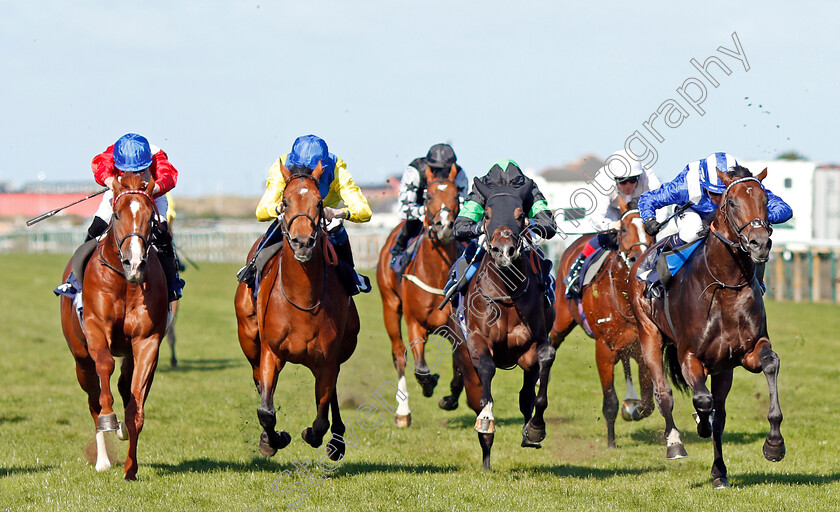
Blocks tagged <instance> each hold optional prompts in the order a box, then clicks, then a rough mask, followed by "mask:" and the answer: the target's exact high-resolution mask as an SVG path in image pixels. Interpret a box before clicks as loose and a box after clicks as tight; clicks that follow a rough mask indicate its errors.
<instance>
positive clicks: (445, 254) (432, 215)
mask: <svg viewBox="0 0 840 512" xmlns="http://www.w3.org/2000/svg"><path fill="white" fill-rule="evenodd" d="M457 173H458V169H457V168H456V167H455V165H453V166H452V168H451V170H450V172H449V175H448V176H447V177H445V178H435V176H434V175H433V174H432V171H431V169H430V168H428V167H426V183H428V185H427V186H426V194H425V198H424V205H425V210H426V214H425V217H424V218H423V233H422V234H421V235H420V239H419V241H418V246H417V254H416V256H415V257H414V259H413V260H412V262H411V263H410V264H409V266H408V267H407V268H406V269H405V272H404V273H403V275H402V278H401V279H399V280H398V279H397V275H396V272H394V270H393V269H392V268H391V267H390V265H389V261H390V259H391V254H390V250H391V248H392V247H393V246H394V240H395V239H396V237H397V234H398V233H399V232H400V229H401V227H402V224H400V225H399V226H397V227H396V228H395V229H394V230H393V231H392V232H391V234H390V235H389V236H388V240H387V241H386V242H385V246H384V247H382V250H381V251H379V262H378V267H377V270H376V281H377V283H378V285H379V293H380V295H381V296H382V314H383V317H384V319H385V329H386V330H387V331H388V336H389V337H390V338H391V353H392V357H393V359H394V366H395V367H396V368H397V379H398V381H397V389H398V391H399V393H397V409H396V411H395V415H394V423H395V424H396V425H397V426H398V427H407V426H409V425H411V409H410V408H409V406H408V388H407V386H406V381H405V366H406V356H407V351H406V348H405V345H404V344H403V341H402V330H401V318H400V317H401V316H405V323H406V325H407V326H408V337H409V339H410V340H411V341H410V346H409V348H410V349H411V352H412V354H413V356H414V365H413V366H414V375H415V377H416V378H417V382H418V383H420V385H421V386H422V389H423V395H424V396H427V397H429V396H432V393H433V392H434V389H435V386H436V385H437V381H438V378H439V375H438V374H432V373H431V370H429V367H428V365H427V363H426V356H425V344H426V343H425V342H426V337H427V335H428V334H429V332H430V331H432V330H434V329H436V328H438V327H440V326H442V325H445V324H446V321H447V318H448V317H449V315H450V314H451V307H450V306H449V305H447V306H446V307H445V308H443V310H438V308H437V306H438V304H439V303H440V301H441V298H442V297H443V295H444V291H443V287H444V285H445V284H446V280H447V278H448V273H449V269H450V267H451V266H452V264H453V263H454V262H455V259H456V258H457V257H458V242H456V241H455V239H454V238H453V236H452V228H453V226H454V224H455V217H457V216H458V210H459V206H460V205H459V200H458V187H456V186H455V175H456V174H457Z"/></svg>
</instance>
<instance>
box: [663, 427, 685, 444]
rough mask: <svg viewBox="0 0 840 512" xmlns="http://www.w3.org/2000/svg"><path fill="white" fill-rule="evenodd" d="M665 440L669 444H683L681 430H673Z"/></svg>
mask: <svg viewBox="0 0 840 512" xmlns="http://www.w3.org/2000/svg"><path fill="white" fill-rule="evenodd" d="M665 441H666V443H667V445H668V446H673V445H675V444H682V439H680V431H679V430H677V429H673V430H671V433H670V434H668V437H666V438H665Z"/></svg>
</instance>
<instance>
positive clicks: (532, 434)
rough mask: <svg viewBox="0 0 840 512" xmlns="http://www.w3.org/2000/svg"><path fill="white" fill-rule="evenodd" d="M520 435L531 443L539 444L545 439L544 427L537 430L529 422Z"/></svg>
mask: <svg viewBox="0 0 840 512" xmlns="http://www.w3.org/2000/svg"><path fill="white" fill-rule="evenodd" d="M522 433H523V434H524V435H525V437H526V438H527V439H528V441H529V442H531V443H536V444H539V442H540V441H542V440H543V439H545V427H543V428H537V427H535V426H533V425H531V422H530V421H529V422H528V424H527V425H525V426H524V427H523V428H522Z"/></svg>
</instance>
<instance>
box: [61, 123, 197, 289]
mask: <svg viewBox="0 0 840 512" xmlns="http://www.w3.org/2000/svg"><path fill="white" fill-rule="evenodd" d="M91 169H92V170H93V177H94V179H95V180H96V182H97V183H99V184H100V185H105V186H106V187H108V189H109V190H107V191H106V192H105V193H104V194H103V195H102V201H101V202H100V203H99V208H98V209H97V210H96V214H95V216H94V217H93V221H92V222H91V224H90V227H89V228H88V230H87V237H86V238H85V242H87V241H89V240H93V239H94V238H99V237H100V236H101V235H102V234H103V233H105V231H106V230H107V229H108V226H109V225H110V223H111V215H112V214H113V207H112V204H111V203H112V201H113V199H114V192H113V189H114V185H113V184H114V180H115V179H116V178H117V177H119V176H121V175H122V174H123V173H126V172H133V173H138V174H140V175H141V177H142V178H143V179H144V180H146V181H148V180H150V179H152V175H153V174H154V176H155V187H154V190H153V191H152V197H153V198H154V201H155V208H156V209H157V225H156V226H155V227H154V228H153V231H152V245H154V247H155V248H156V249H157V253H158V260H160V264H161V267H163V273H164V274H165V275H166V283H167V288H168V291H169V292H168V293H169V301H170V302H171V301H174V300H178V299H179V298H180V297H181V295H182V293H181V289H182V288H183V287H184V281H183V280H181V278H180V277H179V276H178V267H177V263H176V261H175V250H174V249H173V247H172V236H171V235H170V234H169V227H168V225H167V222H166V217H165V216H164V215H165V214H166V211H167V209H168V202H167V200H166V193H167V192H169V191H170V190H172V189H173V188H175V184H176V183H177V181H178V171H177V170H176V169H175V167H173V166H172V164H171V163H170V162H169V160H168V159H167V157H166V153H164V152H163V150H162V149H160V148H157V147H155V146H152V145H150V144H149V141H148V140H146V138H145V137H143V136H142V135H137V134H136V133H127V134H125V135H123V136H122V137H120V138H119V140H117V142H115V143H114V144H113V145H111V146H109V147H108V148H107V149H106V150H105V151H103V152H102V153H100V154H99V155H96V156H95V157H94V158H93V162H92V163H91ZM62 286H64V285H62Z"/></svg>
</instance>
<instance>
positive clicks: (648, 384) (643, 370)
mask: <svg viewBox="0 0 840 512" xmlns="http://www.w3.org/2000/svg"><path fill="white" fill-rule="evenodd" d="M634 357H635V359H636V363H638V365H639V391H641V393H642V405H641V407H640V408H639V409H638V411H639V417H638V419H640V420H641V419H643V418H647V417H648V416H650V415H651V414H652V413H653V409H654V405H653V381H652V380H651V377H650V370H648V367H647V365H646V364H645V362H644V360H643V359H642V356H641V354H638V355H637V356H634Z"/></svg>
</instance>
